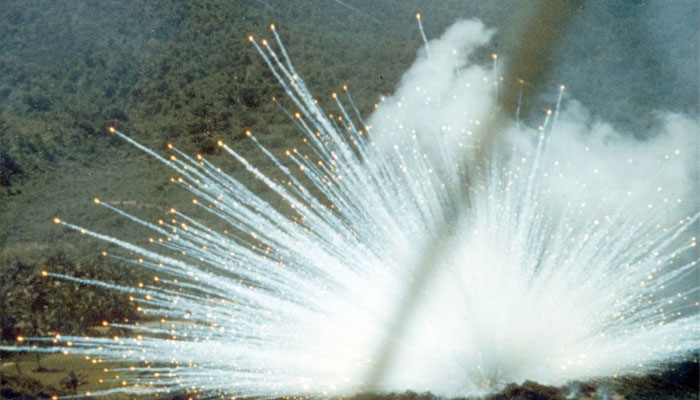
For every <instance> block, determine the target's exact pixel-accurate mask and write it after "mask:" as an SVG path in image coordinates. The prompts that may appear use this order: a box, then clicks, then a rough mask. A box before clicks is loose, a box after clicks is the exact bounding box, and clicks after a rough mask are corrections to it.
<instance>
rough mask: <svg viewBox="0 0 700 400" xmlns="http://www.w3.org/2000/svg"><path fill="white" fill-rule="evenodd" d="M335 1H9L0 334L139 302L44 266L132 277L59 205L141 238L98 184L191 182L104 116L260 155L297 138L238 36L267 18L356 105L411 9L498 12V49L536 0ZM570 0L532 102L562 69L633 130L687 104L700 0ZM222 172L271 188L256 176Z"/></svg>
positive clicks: (434, 29) (632, 384)
mask: <svg viewBox="0 0 700 400" xmlns="http://www.w3.org/2000/svg"><path fill="white" fill-rule="evenodd" d="M347 3H348V4H352V6H354V7H356V8H358V9H360V10H366V11H367V12H369V13H370V14H371V17H368V16H367V15H365V14H363V13H361V12H356V11H351V10H349V9H347V8H345V7H342V6H341V5H339V4H337V3H335V2H333V1H327V2H319V1H312V0H303V1H295V2H293V3H290V2H284V1H273V0H270V1H266V2H261V1H236V2H228V1H215V0H203V1H185V0H175V1H165V0H156V1H150V2H142V1H119V2H117V1H114V2H101V3H99V5H97V3H94V2H90V1H81V0H58V1H53V2H45V1H40V0H30V1H12V0H6V1H3V2H2V4H1V5H0V46H1V48H0V107H1V108H0V135H1V137H0V139H1V141H0V161H1V165H0V167H1V168H0V171H1V174H0V185H1V187H0V215H1V219H0V247H1V248H0V268H1V269H0V337H1V339H2V340H3V341H4V342H5V343H8V342H11V341H13V340H14V338H15V337H17V336H18V335H35V334H39V335H45V334H48V333H50V332H54V331H60V332H64V333H85V332H89V331H90V330H91V329H92V327H93V326H95V325H98V324H99V323H100V321H102V320H103V319H109V320H116V319H123V318H131V317H133V316H134V314H135V312H134V310H133V309H132V308H130V306H129V305H128V301H127V300H126V299H124V298H123V296H119V295H114V294H110V293H106V292H105V291H103V290H98V289H93V288H86V287H80V286H79V285H77V284H72V283H66V282H58V281H55V280H47V279H43V278H41V276H40V272H41V271H42V270H44V269H50V270H52V271H54V272H66V273H70V274H72V275H76V276H81V277H97V276H99V277H100V279H102V280H106V281H110V282H124V283H129V282H131V283H133V282H134V281H136V280H138V279H139V278H140V277H141V276H140V273H139V272H138V271H135V270H133V269H130V268H126V267H125V266H124V265H121V264H118V263H115V262H114V261H111V260H109V259H104V258H102V257H99V256H98V254H99V252H100V251H101V250H102V249H103V247H104V245H103V244H101V243H96V242H94V241H89V240H84V239H82V238H80V237H79V236H78V235H76V234H75V233H74V232H70V231H67V230H64V229H61V228H58V227H56V226H55V225H54V224H52V223H51V222H50V221H51V219H52V218H53V217H54V216H56V215H60V216H61V217H62V218H63V219H65V220H69V221H72V222H75V223H78V224H81V225H84V226H88V227H90V228H92V229H94V230H96V231H100V232H105V233H108V234H114V235H116V236H120V237H125V238H131V239H132V240H134V241H137V242H139V241H140V240H143V239H141V238H145V236H143V235H142V232H141V231H140V230H138V229H136V228H134V227H133V225H130V224H127V223H125V222H124V220H123V219H121V218H119V217H117V216H114V215H112V214H109V213H106V212H104V210H102V209H101V208H98V207H92V206H91V204H92V198H93V197H95V196H99V197H100V198H101V199H103V201H110V202H113V203H116V204H120V205H121V206H122V207H123V208H124V209H126V210H127V211H129V212H133V213H135V214H137V215H140V216H143V217H145V218H151V217H156V216H160V215H162V214H163V212H164V211H165V210H167V208H169V207H170V206H171V205H180V204H186V203H188V200H189V198H188V195H187V194H186V193H184V192H183V191H181V190H179V189H177V188H175V187H174V185H170V184H168V183H167V178H168V177H169V175H168V174H167V171H166V170H165V169H164V168H162V167H161V166H160V165H157V164H156V162H154V161H153V160H151V159H149V158H148V157H147V156H145V155H143V154H139V153H138V152H136V151H134V150H133V149H131V148H129V147H128V146H125V145H124V144H123V143H121V142H120V141H117V140H113V139H111V138H110V137H109V136H108V135H106V134H105V128H106V127H107V126H109V125H112V124H115V125H117V126H119V128H120V129H121V130H123V131H124V132H126V133H128V134H129V135H130V136H132V137H134V138H135V139H137V140H139V141H140V142H142V143H144V144H146V145H148V146H150V147H152V148H154V149H156V150H158V151H161V152H164V149H165V144H166V143H168V142H171V143H174V144H175V145H176V146H177V147H179V148H181V149H183V150H184V151H185V152H186V153H190V154H192V153H196V152H202V153H205V154H207V155H208V157H209V158H211V159H213V160H214V161H221V164H223V165H229V166H230V165H231V163H228V164H227V162H226V161H225V158H224V157H222V155H221V154H219V152H218V150H217V149H216V147H215V146H214V143H215V142H216V140H218V139H223V140H224V141H226V142H227V143H233V144H235V146H236V147H237V149H238V150H239V151H241V153H242V154H243V155H244V156H246V157H248V158H249V159H250V160H251V162H252V163H253V164H256V165H264V164H265V162H264V161H263V160H262V159H260V158H259V157H260V156H259V155H258V153H254V152H252V151H250V150H251V149H252V146H251V145H250V144H249V143H247V142H246V141H245V140H244V137H245V136H244V134H243V132H244V131H245V130H246V129H251V130H253V131H254V132H256V133H257V136H258V137H259V138H260V140H261V141H262V142H263V144H265V145H266V146H268V147H269V148H271V149H272V150H273V151H282V150H283V149H285V148H287V147H290V146H292V145H294V144H295V143H296V141H298V140H299V134H298V133H297V132H296V131H295V129H294V128H293V127H292V126H290V124H289V123H288V121H287V120H286V119H285V117H284V116H283V115H281V113H280V112H279V111H278V110H277V108H276V106H275V105H274V104H273V103H272V102H271V101H270V98H271V97H272V96H279V95H280V94H281V90H280V89H279V88H278V86H277V84H276V83H275V82H274V81H273V78H272V76H271V75H270V74H269V73H268V72H267V71H266V68H265V67H264V65H263V63H262V61H261V60H260V59H259V56H258V55H257V53H256V52H255V50H254V49H253V48H252V46H250V44H249V43H247V40H246V37H247V35H248V34H253V35H255V36H256V37H265V36H268V34H267V25H268V24H269V23H270V22H275V23H276V24H277V25H278V26H279V31H280V34H281V35H282V37H283V39H284V40H285V43H286V45H287V48H288V51H289V53H290V55H291V56H292V59H293V60H294V61H295V65H296V67H297V69H298V70H299V72H300V73H301V74H302V75H303V76H304V77H305V78H306V80H307V82H308V83H309V85H310V86H311V89H312V91H313V92H314V93H316V94H318V95H319V98H321V101H322V102H323V101H324V100H323V98H327V96H326V95H327V94H329V93H331V92H332V91H334V90H338V88H339V87H340V86H341V85H342V84H348V86H349V87H350V89H351V91H352V93H353V96H354V98H355V100H356V101H357V102H358V105H359V107H360V108H361V110H362V111H363V112H364V113H365V114H366V113H368V112H369V111H370V110H371V108H372V104H373V103H374V102H375V100H376V98H377V96H378V95H379V94H382V93H389V92H391V91H392V89H393V88H394V87H395V85H396V84H397V82H398V80H399V78H400V75H401V73H402V72H403V71H404V70H405V69H406V68H407V67H408V66H409V65H410V64H411V62H412V61H413V59H414V56H415V54H416V50H417V49H418V48H419V46H420V45H421V41H420V36H419V34H418V31H417V27H416V26H415V22H414V18H413V15H414V14H415V12H417V11H420V12H422V14H423V15H424V19H423V21H424V24H425V27H426V31H427V35H428V37H437V36H439V34H440V33H441V32H442V31H443V30H444V28H445V27H447V26H449V25H450V24H451V23H452V22H454V21H455V20H456V19H458V18H473V17H480V18H482V19H483V20H484V21H485V22H486V23H487V25H489V26H494V27H497V28H499V29H500V31H499V34H498V35H497V36H496V38H495V41H494V43H493V45H492V48H491V49H488V52H487V53H488V54H490V53H491V51H498V52H501V53H505V54H507V52H508V48H509V47H510V46H511V43H512V41H511V39H510V38H511V36H509V34H511V33H512V32H513V30H514V27H515V26H516V25H517V21H518V15H519V11H518V9H519V8H523V9H525V8H527V7H528V6H529V5H530V4H531V2H528V1H524V2H519V3H518V6H517V7H518V9H514V8H513V7H514V6H513V7H509V8H504V7H503V6H502V5H501V4H499V3H495V2H473V3H472V2H463V1H456V0H453V1H442V2H440V1H428V2H421V1H418V0H410V1H398V0H397V1H387V2H374V1H369V0H354V1H350V0H348V1H347ZM291 4H293V6H291ZM581 4H582V6H581V7H580V8H575V9H574V11H573V12H572V15H570V16H569V18H570V24H571V25H572V26H571V29H570V31H569V34H568V36H567V37H565V38H562V40H561V48H560V49H559V50H558V51H557V52H556V53H555V54H556V55H555V57H557V59H561V61H559V62H556V63H554V66H555V67H554V70H553V71H552V74H551V75H552V78H551V85H548V84H544V85H543V86H544V87H543V88H535V89H531V92H530V93H528V96H527V97H528V99H530V100H529V101H528V103H527V106H528V107H529V108H530V109H531V110H533V113H535V112H539V110H540V109H541V108H542V107H541V105H542V104H544V103H546V102H548V101H550V100H551V98H552V96H551V92H552V90H549V89H547V87H551V88H556V87H557V85H558V83H560V82H564V83H566V84H567V87H568V89H567V93H569V94H570V95H571V96H572V97H575V98H576V99H578V100H580V101H581V102H582V103H583V104H584V105H585V106H586V107H588V108H589V109H591V110H592V112H593V114H594V115H596V116H599V117H602V118H604V119H606V120H609V121H612V122H613V124H614V125H615V126H616V127H618V128H619V129H622V130H625V131H628V132H629V134H633V135H636V136H641V137H644V136H646V135H648V132H649V131H650V130H649V127H653V125H654V113H653V110H659V109H661V110H668V111H678V112H686V113H690V114H694V115H697V110H698V93H700V89H699V85H698V79H700V78H698V74H697V68H698V65H700V64H699V63H698V54H699V52H698V48H697V43H698V39H699V36H698V28H697V27H696V23H695V22H696V21H697V18H696V17H698V16H699V15H698V14H699V11H698V7H699V6H698V4H696V2H693V1H677V2H675V3H673V7H668V8H659V6H658V5H646V4H644V3H640V2H635V1H626V2H621V1H618V2H603V1H589V2H587V3H583V2H582V3H581ZM654 7H655V8H654ZM521 11H522V10H521ZM375 19H376V20H379V21H380V22H376V21H375ZM669 22H672V23H669ZM324 96H325V97H324ZM542 99H547V100H542ZM601 99H602V100H601ZM231 173H232V175H234V176H235V177H237V178H239V179H241V180H242V181H243V182H244V183H246V184H247V185H249V186H251V187H253V188H254V189H255V190H257V191H258V192H260V193H263V194H264V193H265V190H266V189H265V188H264V187H262V185H260V184H257V183H256V182H255V181H254V180H253V179H251V178H250V177H248V176H246V175H244V174H242V173H241V172H239V171H236V170H232V171H231ZM88 207H89V208H88ZM86 210H88V211H87V212H86ZM7 357H8V355H7V354H4V357H3V362H5V361H6V360H7ZM679 368H680V369H681V370H682V371H690V372H687V373H686V372H683V373H682V374H680V375H679V374H675V375H674V374H673V373H671V372H669V373H668V374H666V375H663V376H648V377H637V378H624V379H622V378H620V379H617V380H615V381H614V385H617V386H614V385H613V383H610V384H608V383H606V384H605V385H608V386H600V387H605V388H608V387H609V385H613V386H614V387H615V388H618V389H615V390H622V392H620V393H623V394H624V396H625V397H624V398H629V399H637V398H638V399H646V398H695V397H694V396H695V394H697V392H698V384H697V364H692V363H690V364H683V365H680V366H679ZM669 374H670V375H669ZM688 377H690V378H688ZM1 379H2V391H0V394H1V396H4V397H5V398H41V395H40V394H41V393H46V394H48V393H55V392H52V390H53V389H50V388H47V387H44V386H43V385H42V382H41V379H39V381H35V380H33V379H34V378H31V377H24V376H20V377H15V376H14V375H12V373H9V372H7V371H6V370H5V369H3V370H2V375H1ZM585 385H589V389H586V390H582V391H581V396H584V395H588V393H589V392H591V391H593V392H595V391H596V390H598V391H600V389H599V387H598V386H597V384H595V383H587V384H585ZM585 385H582V387H585ZM613 386H610V387H613ZM619 388H623V389H619ZM605 390H607V389H605ZM548 391H549V392H548ZM13 393H15V394H17V393H24V394H26V396H30V394H31V395H34V396H35V397H31V396H30V397H21V395H17V396H20V397H17V396H15V394H13ZM566 393H567V391H566V389H557V388H545V387H540V386H538V385H537V384H535V383H526V384H524V385H522V386H518V387H509V388H507V389H505V390H504V392H502V393H501V394H499V395H496V396H506V397H494V399H495V398H517V399H526V398H527V399H540V398H542V399H545V398H547V399H549V398H561V396H565V395H566ZM642 393H650V394H649V396H651V397H644V396H643V395H642ZM654 393H655V394H654ZM611 395H612V392H611ZM676 395H678V396H680V397H673V396H676ZM12 396H15V397H12ZM508 396H510V397H508ZM547 396H549V397H547ZM557 396H559V397H557ZM635 396H637V397H635ZM683 396H685V397H683ZM688 396H691V397H688ZM386 397H392V398H396V399H397V400H398V399H412V398H416V399H418V398H421V399H425V398H427V397H426V396H417V395H414V394H404V395H396V396H386ZM579 398H585V397H579Z"/></svg>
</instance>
